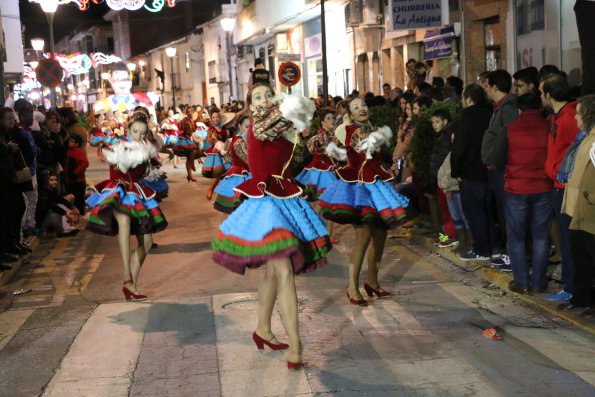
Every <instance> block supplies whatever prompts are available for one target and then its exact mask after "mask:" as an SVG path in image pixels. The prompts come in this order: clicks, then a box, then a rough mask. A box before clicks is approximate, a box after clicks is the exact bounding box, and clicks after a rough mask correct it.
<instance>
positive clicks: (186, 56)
mask: <svg viewBox="0 0 595 397" xmlns="http://www.w3.org/2000/svg"><path fill="white" fill-rule="evenodd" d="M184 66H186V72H188V71H189V70H190V54H189V53H187V52H186V53H185V54H184Z"/></svg>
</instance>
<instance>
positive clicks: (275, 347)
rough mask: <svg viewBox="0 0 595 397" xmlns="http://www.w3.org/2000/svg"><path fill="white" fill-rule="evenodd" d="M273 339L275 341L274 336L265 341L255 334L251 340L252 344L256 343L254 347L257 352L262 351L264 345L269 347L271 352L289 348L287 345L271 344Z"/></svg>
mask: <svg viewBox="0 0 595 397" xmlns="http://www.w3.org/2000/svg"><path fill="white" fill-rule="evenodd" d="M273 339H275V337H274V336H273V337H272V338H271V339H269V340H266V339H263V338H262V337H260V335H258V334H257V333H256V332H254V333H252V340H253V341H254V343H256V347H257V348H258V350H262V349H264V345H267V346H268V347H270V348H271V350H285V349H287V348H288V347H289V345H288V344H287V343H277V344H274V343H271V341H272V340H273Z"/></svg>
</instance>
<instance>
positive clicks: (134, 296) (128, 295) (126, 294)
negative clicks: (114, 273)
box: [122, 281, 147, 302]
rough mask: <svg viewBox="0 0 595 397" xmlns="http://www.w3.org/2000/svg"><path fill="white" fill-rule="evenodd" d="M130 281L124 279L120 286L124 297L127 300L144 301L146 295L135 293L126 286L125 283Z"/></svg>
mask: <svg viewBox="0 0 595 397" xmlns="http://www.w3.org/2000/svg"><path fill="white" fill-rule="evenodd" d="M130 282H131V281H124V286H123V287H122V292H124V297H125V298H126V301H127V302H134V301H144V300H145V299H147V296H146V295H141V294H135V293H133V292H132V291H130V290H129V289H128V288H126V283H130Z"/></svg>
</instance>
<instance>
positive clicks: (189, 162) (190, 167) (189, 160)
mask: <svg viewBox="0 0 595 397" xmlns="http://www.w3.org/2000/svg"><path fill="white" fill-rule="evenodd" d="M194 155H195V153H194V152H190V153H189V154H188V157H186V172H187V173H188V176H187V177H186V179H188V182H190V181H192V182H196V179H194V177H193V175H192V171H194V170H195V167H194Z"/></svg>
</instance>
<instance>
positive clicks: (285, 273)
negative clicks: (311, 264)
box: [267, 258, 301, 363]
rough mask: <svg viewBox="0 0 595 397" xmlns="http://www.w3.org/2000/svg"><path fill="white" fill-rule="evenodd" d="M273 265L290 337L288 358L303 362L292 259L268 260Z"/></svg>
mask: <svg viewBox="0 0 595 397" xmlns="http://www.w3.org/2000/svg"><path fill="white" fill-rule="evenodd" d="M271 265H272V266H273V267H274V268H275V275H276V278H277V296H278V298H279V305H280V306H281V313H282V314H283V323H284V324H285V330H286V331H287V336H288V338H289V350H288V351H287V360H288V361H291V362H294V363H297V362H301V354H300V335H299V329H298V301H297V293H296V291H295V278H294V276H293V266H292V264H291V259H289V258H280V259H272V260H270V261H268V262H267V266H271Z"/></svg>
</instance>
